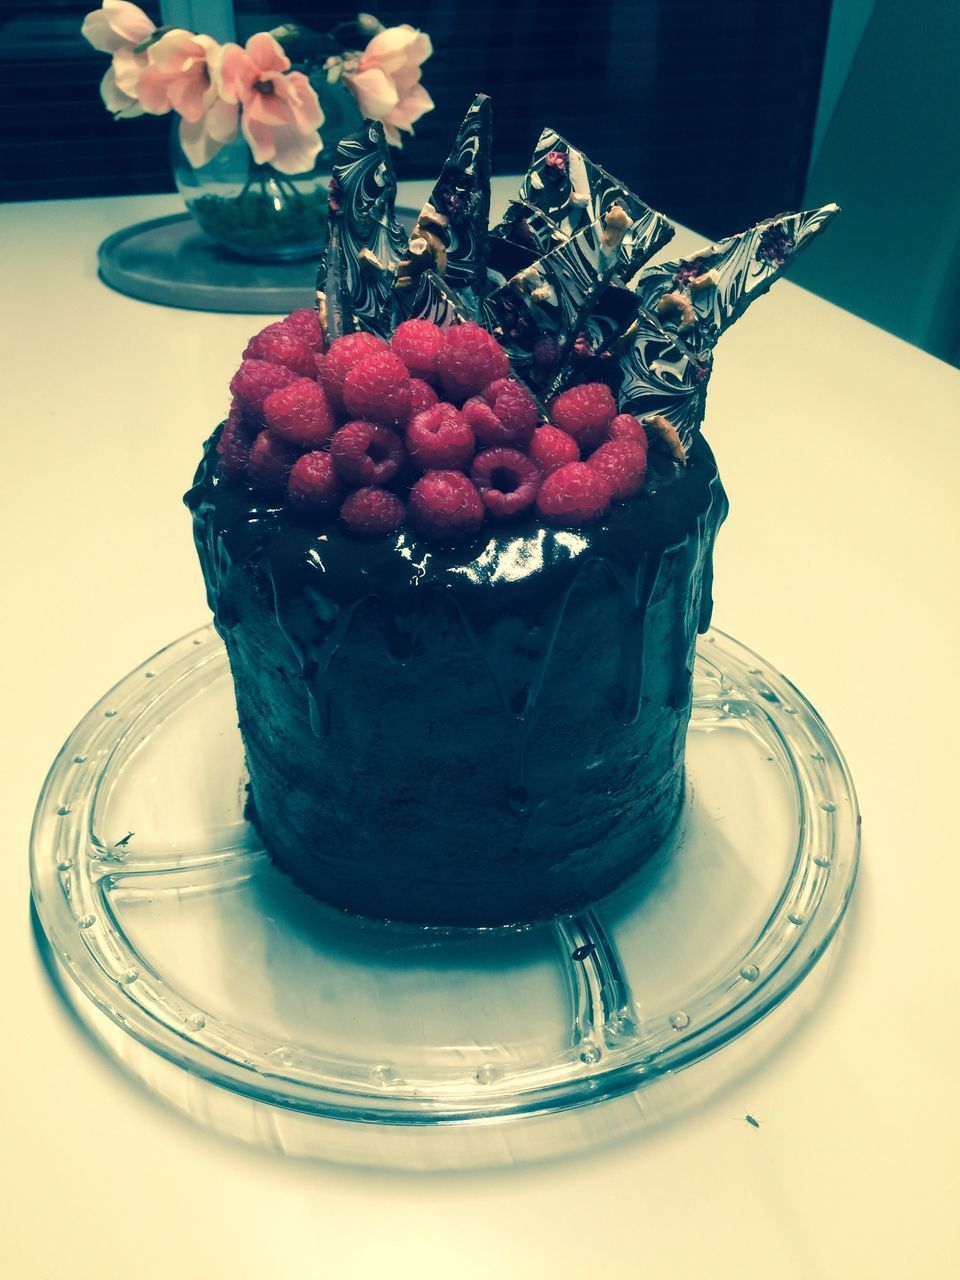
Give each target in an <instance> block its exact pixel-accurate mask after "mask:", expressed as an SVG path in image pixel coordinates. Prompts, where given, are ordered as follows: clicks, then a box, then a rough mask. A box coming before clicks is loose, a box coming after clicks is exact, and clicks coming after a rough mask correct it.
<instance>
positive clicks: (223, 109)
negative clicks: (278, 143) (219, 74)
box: [138, 30, 239, 169]
mask: <svg viewBox="0 0 960 1280" xmlns="http://www.w3.org/2000/svg"><path fill="white" fill-rule="evenodd" d="M220 52H221V51H220V46H219V44H217V42H216V40H212V39H211V38H210V36H195V35H194V34H193V32H191V31H181V30H175V31H168V32H167V33H166V34H165V35H163V36H161V37H160V39H159V40H157V41H156V43H154V44H152V45H151V46H150V48H149V49H148V50H147V60H148V65H147V67H146V68H145V69H144V70H143V71H142V72H141V74H140V84H139V86H138V96H139V98H140V104H141V106H142V107H143V109H144V110H145V111H149V112H150V114H151V115H155V116H162V115H165V114H166V113H167V112H168V111H170V110H171V108H172V109H173V110H174V111H176V112H177V114H178V115H179V116H181V120H180V145H181V146H182V147H183V150H184V154H185V155H186V157H187V159H188V160H189V161H190V163H191V164H192V165H193V167H194V168H195V169H199V168H200V167H201V165H205V164H207V163H209V161H210V160H212V159H213V157H214V156H215V155H216V154H217V152H218V151H219V150H220V148H221V147H222V146H224V144H225V143H227V142H232V141H233V139H234V138H235V137H236V136H237V117H238V115H239V107H238V106H237V105H236V103H231V102H224V100H223V99H222V98H221V97H220V94H219V92H218V89H217V84H216V82H215V80H214V75H213V69H214V67H215V66H216V64H217V62H218V61H219V58H220Z"/></svg>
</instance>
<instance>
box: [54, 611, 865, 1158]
mask: <svg viewBox="0 0 960 1280" xmlns="http://www.w3.org/2000/svg"><path fill="white" fill-rule="evenodd" d="M687 779H688V780H687V791H688V794H687V802H686V807H685V811H684V816H683V819H682V821H681V823H680V825H679V827H678V829H677V832H676V835H675V838H674V839H673V840H672V842H671V843H670V846H669V847H668V848H665V849H664V850H663V851H662V852H661V853H660V854H659V855H658V856H657V858H656V859H655V861H654V863H653V864H652V865H650V866H648V867H647V869H646V870H645V871H644V872H643V873H642V874H641V875H640V876H639V877H638V878H637V880H636V881H635V882H634V883H632V884H630V885H628V886H627V887H625V888H624V889H621V890H620V891H618V892H617V893H616V894H614V895H612V896H611V897H609V898H607V899H605V900H604V901H603V902H601V903H598V904H597V905H596V906H595V907H594V908H593V909H592V910H590V911H585V912H582V913H580V914H578V915H576V916H569V917H563V918H559V919H557V920H555V921H554V922H552V923H550V924H548V925H542V926H537V927H533V928H529V929H526V930H474V931H466V930H461V931H451V930H436V929H416V928H412V927H408V926H390V925H385V924H379V923H375V922H371V921H367V920H361V919H355V918H349V917H345V916H343V915H340V914H339V913H336V912H333V911H331V910H329V909H327V908H324V907H323V906H321V905H320V904H318V903H316V902H314V901H313V900H312V899H310V898H307V897H306V896H305V895H303V894H302V893H301V892H300V891H299V890H297V889H296V888H295V887H294V886H293V885H292V884H291V883H290V882H289V881H288V880H287V879H286V878H285V877H284V876H282V875H281V874H279V873H278V872H277V871H275V870H274V868H273V867H272V865H271V863H270V862H269V860H268V859H267V858H266V856H265V855H264V854H263V852H262V851H261V849H260V848H259V846H258V843H257V839H256V834H255V832H253V831H252V829H251V828H250V827H248V825H247V824H246V823H245V822H244V820H243V800H244V783H245V776H244V766H243V750H242V745H241V741H240V736H239V732H238V730H237V728H236V709H235V705H234V700H233V686H232V682H231V678H230V672H229V668H228V665H227V659H226V654H225V652H224V649H223V646H222V644H221V643H220V641H219V639H218V638H217V636H216V634H215V633H214V631H213V630H212V628H210V627H205V628H203V629H201V630H199V631H197V632H195V633H193V634H191V635H188V636H185V637H183V638H182V639H180V640H178V641H176V642H175V643H174V644H172V645H170V646H168V647H167V648H166V649H164V650H162V651H161V652H160V653H158V654H157V655H156V656H155V657H153V658H151V659H150V660H149V661H148V662H147V663H145V664H144V665H143V666H141V667H139V668H138V669H137V670H135V671H133V672H131V674H130V675H128V676H127V677H126V678H125V679H123V680H122V681H121V682H120V683H119V684H118V685H117V686H116V687H115V688H114V689H113V690H112V691H111V692H110V693H109V694H108V695H107V696H106V697H105V698H103V699H102V700H101V701H100V702H99V703H98V704H97V705H96V706H95V707H94V708H93V709H92V710H91V711H90V712H89V714H88V715H87V716H86V717H85V718H84V719H83V720H82V721H81V723H80V724H79V725H78V726H77V728H76V729H75V730H74V732H73V733H72V734H71V735H70V737H69V739H68V740H67V742H66V744H65V745H64V747H63V749H62V751H61V752H60V755H59V756H58V757H57V759H56V761H55V762H54V764H53V767H52V768H51V770H50V774H49V776H48V778H47V781H46V783H45V785H44V788H43V792H42V794H41V796H40V800H39V803H38V807H37V813H36V818H35V822H34V831H33V841H32V883H33V896H34V902H35V905H36V910H37V914H38V916H39V920H40V922H41V924H42V928H43V932H44V933H45V935H46V940H47V942H48V944H49V949H50V952H51V953H52V956H53V958H54V960H55V961H56V966H57V968H58V969H59V971H60V972H65V973H66V975H68V977H69V979H71V980H72V981H67V982H66V983H65V987H66V988H67V991H68V993H69V995H70V998H71V999H72V1001H73V1003H74V1004H75V1006H76V1007H77V1008H78V1010H79V1012H80V1013H81V1015H82V1016H83V1017H84V1020H85V1021H86V1022H87V1023H88V1024H90V1025H91V1026H93V1027H94V1029H95V1030H96V1031H97V1033H98V1034H99V1036H100V1038H101V1040H104V1041H106V1042H107V1043H108V1044H109V1045H110V1047H111V1051H112V1052H113V1053H114V1054H116V1055H118V1056H121V1057H125V1056H126V1057H129V1055H128V1054H126V1053H125V1050H124V1046H125V1045H126V1046H127V1047H130V1048H132V1043H133V1042H136V1043H137V1044H138V1045H139V1046H143V1047H145V1048H146V1049H147V1050H148V1051H149V1053H147V1054H146V1055H143V1054H141V1061H140V1065H139V1066H138V1067H137V1068H136V1070H137V1072H138V1074H140V1075H141V1076H142V1077H147V1076H148V1075H150V1074H151V1070H150V1069H149V1068H148V1067H147V1066H145V1065H144V1062H149V1061H150V1060H151V1059H152V1060H153V1061H154V1064H155V1066H156V1068H157V1071H156V1072H153V1073H152V1074H154V1075H155V1076H156V1079H157V1080H159V1078H160V1075H161V1074H162V1073H163V1072H166V1079H167V1083H166V1084H164V1085H163V1086H160V1085H158V1084H156V1083H155V1087H156V1088H158V1089H159V1091H161V1092H163V1093H164V1094H165V1096H167V1097H168V1098H172V1100H174V1101H176V1100H177V1099H176V1098H175V1097H173V1095H174V1094H176V1092H177V1089H176V1087H175V1086H173V1085H171V1083H170V1079H171V1078H177V1077H181V1078H183V1079H184V1083H186V1081H187V1078H189V1080H191V1081H193V1082H195V1083H197V1082H204V1083H208V1084H213V1085H216V1086H221V1087H222V1089H225V1090H227V1091H229V1092H230V1093H231V1094H232V1095H234V1097H235V1098H239V1099H243V1100H244V1101H245V1103H249V1104H251V1105H253V1106H255V1107H256V1108H259V1109H260V1111H261V1112H262V1113H263V1114H261V1116H260V1120H259V1121H258V1122H257V1123H258V1124H261V1127H262V1124H264V1123H265V1124H267V1125H268V1127H270V1126H272V1127H273V1128H274V1129H276V1125H277V1117H279V1116H281V1115H285V1116H288V1117H289V1116H290V1115H291V1114H292V1113H296V1114H297V1115H298V1116H300V1117H306V1118H309V1117H314V1118H317V1119H324V1120H327V1121H329V1120H334V1121H340V1122H343V1121H366V1122H376V1123H378V1124H380V1125H382V1126H404V1127H407V1128H409V1127H410V1126H420V1127H431V1126H433V1127H435V1126H441V1125H447V1126H449V1125H456V1124H457V1123H458V1122H468V1121H481V1120H485V1121H488V1122H493V1121H496V1120H499V1119H505V1118H507V1117H518V1116H532V1115H534V1114H537V1113H556V1112H563V1111H566V1110H568V1109H570V1108H576V1107H578V1106H581V1105H582V1104H584V1103H587V1102H594V1101H597V1100H600V1099H607V1098H612V1097H615V1096H617V1095H622V1094H625V1093H627V1092H633V1091H636V1090H638V1089H639V1088H640V1087H641V1086H647V1085H649V1084H650V1083H651V1082H654V1081H656V1080H658V1079H661V1078H662V1077H663V1076H664V1074H665V1073H676V1072H677V1071H678V1070H679V1069H680V1068H685V1067H688V1066H690V1065H692V1064H694V1063H697V1062H699V1061H700V1060H702V1059H704V1058H705V1057H706V1056H707V1055H709V1054H712V1053H713V1052H714V1051H715V1050H717V1049H719V1048H721V1047H723V1046H725V1045H727V1044H728V1043H729V1042H730V1041H732V1040H733V1039H734V1038H735V1037H737V1036H739V1035H740V1034H741V1033H742V1032H744V1031H745V1030H747V1029H748V1028H750V1027H751V1026H752V1025H753V1024H755V1023H756V1022H758V1020H759V1019H761V1018H763V1017H764V1015H765V1014H767V1013H768V1012H769V1011H770V1010H771V1009H772V1008H774V1006H776V1005H777V1004H778V1003H780V1002H781V1001H783V1000H784V999H785V997H786V996H788V995H789V994H790V993H791V992H792V991H793V990H794V988H795V987H796V986H797V984H798V983H799V982H800V981H801V979H802V978H804V976H805V975H806V974H807V973H808V972H809V971H810V969H811V968H812V967H813V965H814V964H815V962H816V961H817V959H818V958H819V957H820V955H821V954H822V953H823V951H824V950H825V949H826V947H827V945H828V943H829V942H830V940H831V938H832V937H833V935H834V933H835V931H836V929H837V926H838V924H839V922H840V920H841V917H842V916H843V913H844V910H845V908H846V905H847V902H848V901H849V898H850V894H851V892H852V889H853V885H854V880H855V876H856V870H857V862H858V856H859V815H858V809H857V802H856V797H855V793H854V789H853V784H852V781H851V778H850V775H849V772H848V770H847V768H846V765H845V764H844V761H843V759H842V757H841V755H840V752H839V750H838V748H837V746H836V744H835V742H834V741H833V739H832V738H831V736H830V734H829V732H828V730H827V729H826V727H825V726H824V725H823V723H822V722H821V720H820V719H819V717H818V716H817V714H816V712H815V711H814V709H813V708H812V707H811V706H810V704H809V703H808V702H807V701H806V700H805V699H804V698H803V696H802V695H801V694H800V693H799V692H798V691H797V690H796V689H795V688H794V687H793V686H792V685H791V684H790V683H789V682H788V681H787V680H786V679H785V678H784V677H783V676H782V675H780V674H779V673H778V672H777V671H776V670H775V669H774V668H773V667H771V665H770V664H769V663H767V662H765V661H764V660H762V659H760V658H758V657H757V656H756V655H755V654H753V653H751V652H750V651H749V650H747V649H745V648H744V647H743V646H742V645H740V644H738V643H737V642H736V641H735V640H733V639H731V638H730V637H728V636H726V635H724V634H722V633H720V632H717V631H712V632H710V633H709V634H708V635H707V636H706V637H705V638H703V639H702V640H701V642H700V644H699V646H698V652H697V666H696V672H695V682H694V710H693V717H692V720H691V724H690V732H689V737H688V745H687ZM118 1028H119V1032H118V1030H117V1029H118ZM157 1055H159V1058H157ZM160 1060H165V1063H168V1064H173V1065H174V1068H175V1070H174V1071H173V1073H172V1076H171V1073H170V1072H169V1070H168V1068H167V1067H166V1065H163V1066H162V1067H161V1061H160ZM184 1073H186V1076H184ZM182 1105H184V1107H185V1109H187V1110H190V1111H191V1112H192V1113H194V1114H196V1113H197V1110H198V1108H197V1106H196V1105H195V1104H189V1105H188V1104H187V1103H185V1102H183V1103H182ZM264 1109H265V1110H264ZM264 1116H266V1117H267V1118H266V1119H264ZM271 1117H272V1118H271ZM247 1127H248V1128H249V1125H247ZM341 1127H342V1126H341ZM279 1145H288V1144H285V1143H282V1142H281V1143H280V1144H279ZM307 1145H309V1144H307Z"/></svg>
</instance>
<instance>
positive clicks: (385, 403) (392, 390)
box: [343, 351, 410, 427]
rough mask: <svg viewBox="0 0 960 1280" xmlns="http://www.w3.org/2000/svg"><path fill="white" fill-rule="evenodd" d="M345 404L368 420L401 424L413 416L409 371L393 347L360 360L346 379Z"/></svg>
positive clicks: (389, 425) (352, 411) (347, 408)
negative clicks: (393, 350)
mask: <svg viewBox="0 0 960 1280" xmlns="http://www.w3.org/2000/svg"><path fill="white" fill-rule="evenodd" d="M343 404H344V408H345V409H346V410H347V412H348V413H350V414H352V415H353V416H354V417H356V418H363V420H364V421H365V422H379V423H380V425H381V426H384V427H398V426H400V425H401V423H404V422H406V420H407V418H409V416H410V375H409V373H407V366H406V365H405V364H404V363H403V361H402V360H400V359H399V358H398V357H397V356H395V355H394V354H393V353H392V352H390V351H378V352H376V354H375V355H372V356H364V358H363V359H362V360H359V361H358V362H357V363H356V364H355V365H354V366H353V368H352V369H351V370H350V372H349V373H348V374H347V376H346V378H344V381H343Z"/></svg>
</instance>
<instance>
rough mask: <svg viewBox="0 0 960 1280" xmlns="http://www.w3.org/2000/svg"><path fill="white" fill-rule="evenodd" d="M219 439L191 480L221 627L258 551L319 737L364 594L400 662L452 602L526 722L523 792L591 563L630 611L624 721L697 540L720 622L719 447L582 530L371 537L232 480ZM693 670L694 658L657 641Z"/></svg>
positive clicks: (519, 749)
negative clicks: (663, 576) (445, 539)
mask: <svg viewBox="0 0 960 1280" xmlns="http://www.w3.org/2000/svg"><path fill="white" fill-rule="evenodd" d="M216 439H217V436H216V435H214V437H212V439H211V440H210V441H208V443H207V446H206V449H205V453H204V458H203V461H202V462H201V465H200V468H199V470H198V472H197V475H196V479H195V483H194V487H193V488H192V489H191V490H190V492H189V493H188V494H187V495H186V499H185V500H186V503H187V505H188V507H189V508H190V509H191V511H192V512H193V517H194V523H195V534H196V539H197V544H198V549H199V551H200V556H201V561H202V563H203V567H204V574H205V579H206V584H207V595H208V601H209V604H210V608H211V610H212V611H213V613H214V619H215V622H216V626H217V628H218V630H219V631H220V632H221V633H223V632H226V631H229V629H230V628H231V627H232V626H233V625H234V623H235V620H236V615H235V610H234V608H233V605H232V601H231V571H232V570H233V569H235V568H236V567H238V566H240V565H242V564H244V563H245V562H247V561H249V560H251V559H252V558H256V559H257V560H258V561H259V562H260V564H261V565H262V567H263V569H264V570H265V571H266V574H267V575H268V577H269V581H270V585H271V589H272V593H273V602H274V608H275V612H276V619H277V622H278V624H279V626H280V629H281V630H282V632H283V634H284V635H285V636H286V638H287V640H288V642H289V644H290V646H291V648H292V650H293V652H294V654H295V655H296V659H297V662H298V663H299V666H300V670H301V673H302V677H303V680H304V684H305V686H306V690H307V693H308V695H309V699H310V708H311V723H312V725H313V728H314V732H315V733H316V734H317V735H319V736H322V735H323V734H324V733H325V731H326V726H327V724H328V721H329V714H328V706H327V701H328V690H327V675H328V672H329V669H330V664H331V662H332V660H333V658H334V656H335V654H336V653H337V652H338V650H339V649H340V647H341V646H342V645H343V644H344V643H345V641H346V640H347V638H348V636H349V632H350V626H351V621H352V619H353V617H354V615H355V613H356V611H357V609H358V608H359V606H360V605H361V604H365V603H368V602H375V603H376V605H377V607H378V612H379V616H380V618H381V619H382V625H383V628H384V632H385V640H386V645H387V649H388V651H389V653H390V655H391V657H393V658H394V659H395V660H397V661H399V662H404V661H405V660H406V659H407V658H408V657H409V655H410V654H411V652H412V651H413V648H414V645H415V643H416V637H417V632H418V630H419V628H420V627H422V626H423V625H424V624H425V622H426V620H427V619H428V618H429V617H430V616H431V614H433V613H434V611H435V609H436V606H437V603H438V600H442V601H444V602H447V603H448V604H452V605H453V607H454V612H455V615H456V616H457V617H458V618H459V619H460V621H461V623H462V625H463V627H464V629H465V631H466V632H467V634H468V635H469V638H470V640H471V642H472V645H473V647H474V649H475V650H476V652H477V653H478V654H479V655H480V657H481V658H482V660H483V662H484V663H485V664H486V665H487V667H488V669H489V671H490V673H491V675H492V677H493V680H494V682H495V684H496V687H497V689H498V691H499V694H500V698H501V700H502V703H503V710H504V714H505V715H506V716H508V717H510V718H511V719H512V721H513V722H514V727H515V730H516V733H515V741H516V756H517V759H516V762H515V768H514V785H515V795H516V797H517V798H518V801H519V803H521V804H522V802H523V801H522V797H523V787H524V782H523V761H522V755H523V738H524V733H525V728H526V726H527V725H528V724H529V721H530V719H531V717H532V716H533V714H534V712H535V709H536V703H537V698H538V695H539V692H540V690H541V689H542V687H543V683H544V680H545V679H546V678H547V677H548V671H549V664H550V658H551V653H552V650H553V646H554V641H555V638H556V635H557V631H558V629H559V627H560V626H561V625H562V620H563V615H564V609H565V605H566V601H567V599H568V597H569V595H570V592H571V590H572V588H573V586H574V584H575V583H576V582H577V580H578V579H579V578H580V576H581V575H582V574H583V573H584V572H585V571H586V570H588V569H590V570H591V571H596V566H597V564H598V563H599V564H601V565H602V566H604V568H605V570H606V572H607V573H608V574H609V575H610V578H611V579H612V580H613V582H614V583H615V584H616V587H617V589H618V590H619V592H620V593H621V596H622V604H623V607H622V610H621V616H622V618H623V624H622V626H621V630H620V634H619V636H617V637H616V638H615V640H616V643H617V644H618V645H619V648H620V671H621V677H620V689H619V691H618V698H617V702H618V705H619V718H620V720H621V722H622V723H624V724H630V723H633V722H634V721H635V720H636V719H637V716H638V714H639V711H640V705H641V694H642V687H643V671H644V662H645V654H644V631H645V627H644V621H645V614H646V608H647V605H648V603H649V601H650V599H651V597H652V595H653V593H654V591H655V589H656V586H657V581H658V577H659V574H660V568H661V564H662V562H663V559H664V556H665V554H666V553H667V552H668V551H669V550H670V549H672V548H676V547H678V546H681V545H684V544H686V543H687V542H688V540H690V539H693V541H694V543H695V546H694V550H693V557H694V560H693V575H692V576H693V578H694V580H695V581H698V580H699V579H700V578H701V577H702V580H703V587H702V592H700V591H696V592H693V593H692V598H696V600H697V601H698V602H699V616H698V617H697V618H696V619H695V620H691V621H693V623H694V627H695V628H696V630H699V631H704V630H706V628H707V627H708V626H709V623H710V615H711V611H712V591H711V586H712V555H713V543H714V538H715V536H716V532H717V529H718V528H719V526H720V523H721V522H722V520H723V518H724V516H725V515H726V512H727V501H726V496H725V494H724V492H723V488H722V486H721V484H720V480H719V476H718V474H717V470H716V465H715V462H714V459H713V455H712V453H711V451H710V448H709V446H708V445H707V444H706V442H705V441H704V440H703V439H702V438H697V439H696V440H695V441H694V443H693V446H692V448H691V450H690V453H689V457H688V462H687V465H686V466H685V467H684V468H682V469H680V470H677V469H675V468H671V469H670V470H669V471H663V472H660V473H656V472H654V473H652V475H651V477H650V478H649V480H648V485H647V488H646V489H645V490H644V492H643V493H642V494H641V495H640V496H639V497H637V498H636V499H634V500H632V501H630V502H628V503H622V504H616V505H615V506H613V507H612V508H611V509H610V510H609V511H608V513H607V514H606V516H605V517H604V518H603V520H602V521H601V522H599V523H597V524H595V525H592V526H589V527H587V528H583V529H562V528H550V527H546V526H544V525H543V524H542V523H540V522H539V521H538V520H537V518H536V517H535V516H530V517H527V518H525V519H521V520H517V521H514V522H511V523H510V524H509V525H504V526H503V527H502V529H500V530H499V531H497V532H491V531H490V526H486V527H485V528H484V530H483V531H482V532H481V533H479V534H477V535H476V537H474V538H472V539H470V540H469V541H466V542H460V543H456V544H451V545H449V546H442V545H436V544H434V543H430V542H427V541H424V540H423V539H421V538H419V537H417V535H416V534H414V533H412V532H411V531H410V530H408V529H402V530H401V531H400V532H398V533H397V534H395V535H392V536H390V537H387V538H378V539H360V538H357V537H355V536H353V535H351V534H349V533H348V532H346V531H345V530H344V529H343V528H342V527H341V526H339V525H337V524H329V525H327V526H324V527H323V528H321V529H319V530H317V529H314V528H310V527H309V526H306V525H304V524H302V523H300V522H298V520H297V518H296V517H294V516H292V515H291V514H290V512H289V511H288V510H286V509H285V508H283V507H279V506H277V505H274V504H271V503H270V502H269V501H266V500H264V499H263V498H261V497H259V496H258V495H256V494H255V493H254V492H253V491H252V490H251V489H250V488H249V487H248V486H246V485H228V484H224V483H223V482H222V481H221V479H220V477H219V476H218V474H217V471H216V452H215V444H216ZM657 660H658V661H659V662H661V663H662V662H670V661H673V662H675V663H677V664H678V666H679V667H682V668H683V669H684V671H679V670H678V673H677V676H676V683H678V684H680V685H682V684H683V679H684V672H685V671H686V664H687V662H688V660H689V655H688V654H687V653H686V652H685V651H683V649H682V647H681V651H679V652H677V653H676V654H674V655H670V654H663V653H659V654H658V655H657Z"/></svg>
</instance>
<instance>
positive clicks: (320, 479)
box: [287, 449, 343, 516]
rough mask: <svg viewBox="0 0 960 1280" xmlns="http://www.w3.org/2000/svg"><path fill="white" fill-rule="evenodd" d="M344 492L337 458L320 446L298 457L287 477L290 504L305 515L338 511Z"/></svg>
mask: <svg viewBox="0 0 960 1280" xmlns="http://www.w3.org/2000/svg"><path fill="white" fill-rule="evenodd" d="M342 491H343V485H342V482H341V480H340V477H339V476H338V475H337V471H336V468H335V467H334V465H333V458H331V456H330V454H329V453H321V452H320V450H319V449H317V450H314V451H313V452H312V453H305V454H304V455H303V457H302V458H298V459H297V460H296V462H295V463H294V464H293V467H292V469H291V471H290V476H289V479H288V480H287V497H288V499H289V500H290V505H291V507H293V509H294V510H295V511H302V512H303V513H304V515H310V516H314V515H325V514H326V513H327V512H328V511H333V510H335V509H336V506H337V503H338V502H339V500H340V496H341V493H342Z"/></svg>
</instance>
